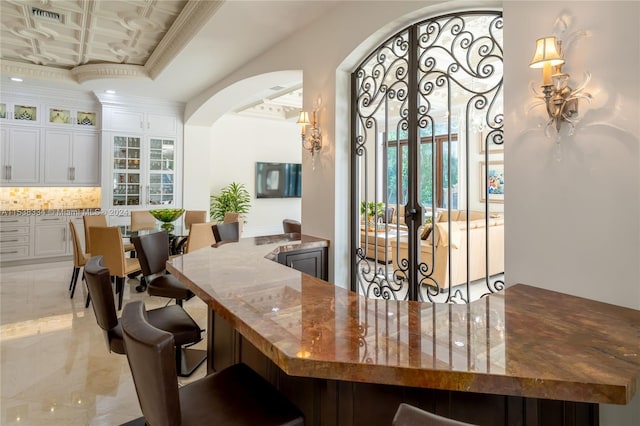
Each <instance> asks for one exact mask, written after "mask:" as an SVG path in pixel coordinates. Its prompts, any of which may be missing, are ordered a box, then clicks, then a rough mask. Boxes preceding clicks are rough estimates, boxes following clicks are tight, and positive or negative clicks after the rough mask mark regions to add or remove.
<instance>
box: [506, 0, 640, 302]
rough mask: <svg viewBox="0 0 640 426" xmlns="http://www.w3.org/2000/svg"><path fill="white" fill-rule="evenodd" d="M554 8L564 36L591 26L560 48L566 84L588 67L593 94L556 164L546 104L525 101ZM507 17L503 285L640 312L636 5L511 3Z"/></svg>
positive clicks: (639, 6)
mask: <svg viewBox="0 0 640 426" xmlns="http://www.w3.org/2000/svg"><path fill="white" fill-rule="evenodd" d="M561 15H565V16H567V19H569V21H570V22H571V27H570V28H569V30H568V31H567V33H568V34H571V33H573V32H575V31H586V32H588V33H589V35H588V36H587V37H585V38H582V39H579V40H577V41H576V42H575V43H573V45H572V46H570V47H569V48H568V49H567V50H565V59H566V61H567V63H566V66H565V68H564V71H565V72H568V73H569V74H570V75H571V82H572V83H573V85H574V86H575V84H576V83H578V82H581V81H582V79H583V75H582V73H583V72H584V71H589V72H591V73H592V75H593V78H592V80H591V82H590V83H589V86H588V89H587V91H589V92H591V93H592V94H593V96H594V99H593V101H592V103H591V104H588V103H587V102H581V103H580V116H581V117H582V120H581V122H580V123H579V125H578V126H577V129H576V132H575V135H573V136H569V135H568V134H567V133H566V132H565V131H564V130H563V132H562V134H561V135H562V136H561V141H560V148H561V150H562V158H561V159H560V161H557V160H555V159H554V150H555V149H556V147H555V143H554V142H553V140H551V139H547V138H545V136H544V134H543V132H542V130H541V128H540V127H539V125H540V123H541V122H542V120H543V118H544V115H545V114H546V113H545V112H544V108H542V107H540V108H537V109H535V110H533V111H531V112H528V111H527V109H526V107H527V105H528V103H530V101H531V100H532V97H531V95H530V93H529V83H530V82H532V81H535V82H536V85H537V84H539V82H540V80H541V72H540V71H539V70H533V69H530V68H528V63H529V61H530V59H531V56H532V55H533V51H534V47H535V40H536V38H538V37H542V36H546V35H549V34H552V33H553V32H554V20H555V19H556V18H557V17H559V16H561ZM504 21H505V26H504V27H505V33H504V38H505V58H507V59H506V60H505V72H504V74H505V111H508V113H507V115H506V121H505V140H506V144H505V164H506V170H505V175H506V176H508V180H509V192H508V194H507V200H508V202H507V205H506V206H505V209H506V210H507V213H506V214H507V216H508V217H509V220H508V222H506V223H505V235H506V239H507V240H506V242H505V244H506V253H507V266H506V269H507V270H506V278H507V282H508V283H516V282H523V283H527V284H531V285H536V286H539V287H544V288H548V289H552V290H558V291H562V292H564V293H570V294H575V295H578V296H584V297H587V298H590V299H600V300H603V301H605V302H609V303H613V304H616V305H622V306H628V307H631V308H635V309H639V308H640V267H639V266H638V264H639V263H640V262H639V261H638V260H639V259H640V173H639V167H638V165H639V164H640V151H639V148H640V145H639V141H638V135H639V134H640V127H639V124H638V123H639V118H640V111H639V109H638V108H639V105H638V102H639V99H640V96H639V93H640V73H638V69H640V54H639V49H638V40H640V34H639V31H638V24H639V23H640V3H638V2H607V3H599V2H572V1H568V2H553V3H546V2H545V3H539V2H517V3H516V2H508V3H505V8H504ZM525 22H526V23H527V24H526V25H522V24H521V23H525ZM630 43H631V44H630ZM612 46H616V48H612ZM625 46H628V47H629V48H625ZM565 127H566V126H565ZM565 130H566V129H565Z"/></svg>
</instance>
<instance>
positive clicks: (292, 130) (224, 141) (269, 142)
mask: <svg viewBox="0 0 640 426" xmlns="http://www.w3.org/2000/svg"><path fill="white" fill-rule="evenodd" d="M208 146H209V150H210V154H209V157H210V160H209V165H208V170H209V173H208V177H209V180H208V182H209V192H210V194H218V193H219V192H220V190H221V189H222V188H223V187H225V186H227V185H228V184H230V183H231V182H238V183H244V184H245V186H246V187H247V190H248V191H249V193H251V197H252V199H251V210H250V211H249V214H248V215H247V217H246V223H245V224H244V226H243V232H242V236H243V237H250V236H255V235H271V234H278V233H281V232H282V219H284V218H289V219H295V220H300V218H301V214H300V210H301V199H300V198H266V199H265V198H260V199H258V198H256V197H255V173H256V162H258V161H263V162H274V163H300V162H301V150H300V128H299V127H298V126H297V125H296V124H295V122H280V121H275V120H267V119H260V118H249V117H242V116H238V115H230V114H228V115H224V116H223V117H222V118H220V119H219V120H218V121H216V122H215V124H214V125H213V127H212V128H211V133H210V136H209V140H208ZM203 175H204V174H203ZM204 176H206V175H204ZM302 185H303V188H304V186H305V181H304V178H303V181H302Z"/></svg>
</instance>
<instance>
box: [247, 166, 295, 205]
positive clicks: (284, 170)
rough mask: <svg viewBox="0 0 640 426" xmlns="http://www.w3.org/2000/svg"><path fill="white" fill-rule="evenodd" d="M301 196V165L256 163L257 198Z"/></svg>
mask: <svg viewBox="0 0 640 426" xmlns="http://www.w3.org/2000/svg"><path fill="white" fill-rule="evenodd" d="M301 196H302V164H299V163H262V162H257V163H256V197H257V198H295V197H301Z"/></svg>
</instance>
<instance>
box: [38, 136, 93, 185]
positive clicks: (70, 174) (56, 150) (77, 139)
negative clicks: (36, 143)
mask: <svg viewBox="0 0 640 426" xmlns="http://www.w3.org/2000/svg"><path fill="white" fill-rule="evenodd" d="M44 152H45V153H44V183H45V184H47V185H55V184H60V185H87V186H96V185H99V184H100V183H99V182H100V167H99V164H100V150H99V136H98V134H97V133H95V132H79V131H72V130H47V131H46V132H45V147H44Z"/></svg>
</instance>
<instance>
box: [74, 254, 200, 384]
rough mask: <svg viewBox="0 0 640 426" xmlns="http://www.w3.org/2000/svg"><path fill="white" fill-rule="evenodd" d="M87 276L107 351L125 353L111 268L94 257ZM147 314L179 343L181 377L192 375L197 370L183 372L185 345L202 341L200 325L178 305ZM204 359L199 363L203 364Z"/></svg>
mask: <svg viewBox="0 0 640 426" xmlns="http://www.w3.org/2000/svg"><path fill="white" fill-rule="evenodd" d="M85 277H86V278H85V279H86V281H87V288H88V289H89V294H90V295H91V301H92V302H93V303H92V304H93V312H94V313H95V315H96V322H97V323H98V325H99V326H100V328H101V329H102V330H103V332H104V336H105V339H106V342H107V348H108V349H109V351H111V352H115V353H117V354H124V353H125V348H124V341H123V337H122V327H121V325H120V320H118V316H117V315H116V302H115V299H114V297H113V291H112V289H111V278H110V276H109V269H107V268H106V267H105V266H104V264H103V262H102V256H94V257H92V258H90V259H89V260H88V261H87V264H86V265H85ZM145 315H147V318H148V320H149V322H150V323H151V324H153V326H154V327H157V328H159V329H162V330H165V331H166V332H169V333H171V335H172V336H173V338H174V339H175V342H176V346H175V355H174V358H175V359H176V363H177V365H178V366H179V368H180V370H179V371H180V375H181V376H188V375H190V374H191V373H192V372H193V370H194V369H195V368H193V369H191V371H185V370H184V367H183V360H184V356H183V352H184V351H185V348H184V347H183V346H187V345H192V344H194V343H197V342H199V341H200V340H202V333H201V331H200V326H198V324H196V322H195V321H194V320H193V318H191V317H190V316H189V314H187V313H186V312H185V311H184V309H182V307H181V306H178V305H171V306H165V307H162V308H157V309H151V310H149V311H147V312H146V314H145ZM201 352H205V351H201ZM205 358H206V356H205ZM205 358H203V359H202V360H201V361H200V364H201V363H202V361H204V359H205ZM198 365H199V364H198ZM196 367H197V365H196Z"/></svg>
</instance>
